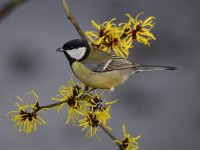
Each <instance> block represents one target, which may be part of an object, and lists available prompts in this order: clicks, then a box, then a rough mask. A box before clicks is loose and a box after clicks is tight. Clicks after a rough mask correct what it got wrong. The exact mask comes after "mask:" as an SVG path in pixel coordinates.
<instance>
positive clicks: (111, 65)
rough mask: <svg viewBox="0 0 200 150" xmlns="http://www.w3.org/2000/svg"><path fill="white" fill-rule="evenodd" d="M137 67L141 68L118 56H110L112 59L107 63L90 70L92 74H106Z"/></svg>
mask: <svg viewBox="0 0 200 150" xmlns="http://www.w3.org/2000/svg"><path fill="white" fill-rule="evenodd" d="M137 66H141V65H139V64H136V63H131V62H130V61H128V60H126V59H124V58H121V57H118V56H112V58H111V59H109V60H108V61H107V62H104V63H100V64H98V65H96V66H93V68H91V70H92V71H94V72H108V71H113V70H123V69H128V68H134V67H137Z"/></svg>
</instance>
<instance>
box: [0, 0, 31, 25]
mask: <svg viewBox="0 0 200 150" xmlns="http://www.w3.org/2000/svg"><path fill="white" fill-rule="evenodd" d="M28 1H29V0H11V1H10V2H8V3H6V4H5V5H4V6H3V7H2V9H1V10H0V22H1V21H2V20H3V19H4V18H5V17H6V16H7V15H9V14H10V13H11V12H12V11H13V10H14V9H16V8H17V7H18V6H21V5H22V4H24V3H25V2H28Z"/></svg>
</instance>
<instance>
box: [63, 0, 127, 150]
mask: <svg viewBox="0 0 200 150" xmlns="http://www.w3.org/2000/svg"><path fill="white" fill-rule="evenodd" d="M61 2H62V5H63V7H64V9H65V11H66V14H67V18H68V19H69V20H70V21H71V22H72V24H73V26H74V27H75V29H76V30H77V32H78V33H79V35H80V36H81V38H82V39H83V40H87V38H86V36H85V34H84V33H83V31H82V30H81V28H80V26H79V25H78V22H77V21H76V19H75V18H74V17H73V15H72V13H71V11H70V9H69V7H68V5H67V2H66V1H65V0H61ZM99 127H100V128H101V129H102V130H103V131H104V132H105V133H106V134H107V135H108V136H109V137H110V138H111V139H112V140H113V141H114V140H118V139H117V138H116V137H115V136H114V135H112V133H111V132H110V131H109V130H108V129H107V128H106V127H105V126H104V125H102V124H100V125H99ZM116 144H117V146H118V147H119V148H120V150H123V147H122V145H121V144H119V143H116Z"/></svg>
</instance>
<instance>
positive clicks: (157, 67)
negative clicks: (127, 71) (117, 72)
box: [134, 66, 176, 72]
mask: <svg viewBox="0 0 200 150" xmlns="http://www.w3.org/2000/svg"><path fill="white" fill-rule="evenodd" d="M134 70H135V71H136V72H142V71H154V70H176V68H175V67H169V66H137V67H134Z"/></svg>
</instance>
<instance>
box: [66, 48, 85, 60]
mask: <svg viewBox="0 0 200 150" xmlns="http://www.w3.org/2000/svg"><path fill="white" fill-rule="evenodd" d="M66 52H67V53H68V54H69V55H70V57H71V58H74V59H76V60H80V59H81V58H83V56H84V55H85V52H86V47H79V48H77V49H72V50H67V51H66Z"/></svg>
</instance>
